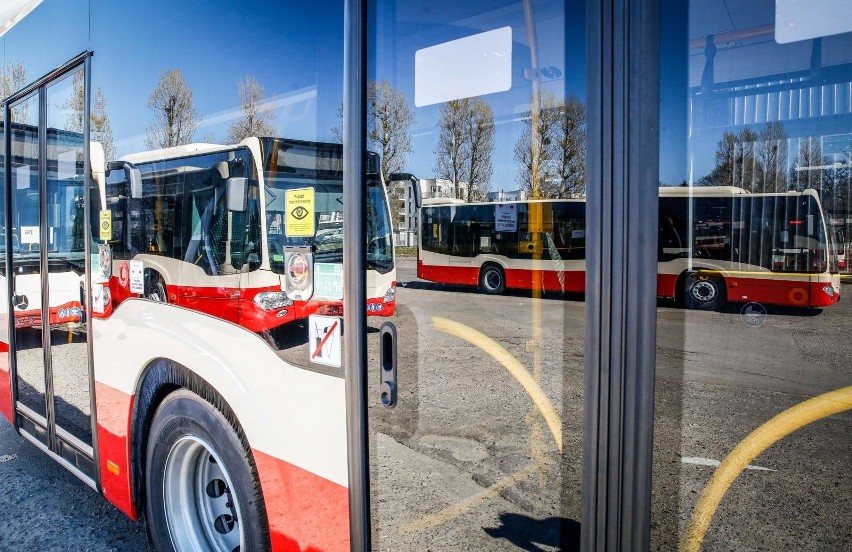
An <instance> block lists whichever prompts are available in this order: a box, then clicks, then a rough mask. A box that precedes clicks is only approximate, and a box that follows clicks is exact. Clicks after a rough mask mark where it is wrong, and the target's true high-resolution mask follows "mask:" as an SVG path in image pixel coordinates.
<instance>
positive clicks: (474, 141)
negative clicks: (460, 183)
mask: <svg viewBox="0 0 852 552" xmlns="http://www.w3.org/2000/svg"><path fill="white" fill-rule="evenodd" d="M465 128H466V131H467V132H466V135H467V140H468V144H469V151H468V153H469V155H468V159H469V162H468V166H467V202H468V203H470V202H472V201H483V200H485V199H487V198H488V191H489V190H490V189H491V174H492V173H493V172H494V167H493V165H492V162H491V156H492V155H493V154H494V110H493V109H491V105H490V104H488V102H486V101H485V100H483V99H481V98H473V99H472V100H471V101H470V111H469V112H468V116H467V117H466V119H465Z"/></svg>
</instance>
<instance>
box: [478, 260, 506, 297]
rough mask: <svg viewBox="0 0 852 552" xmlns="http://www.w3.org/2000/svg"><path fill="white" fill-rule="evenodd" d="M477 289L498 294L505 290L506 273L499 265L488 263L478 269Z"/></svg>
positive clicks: (489, 293)
mask: <svg viewBox="0 0 852 552" xmlns="http://www.w3.org/2000/svg"><path fill="white" fill-rule="evenodd" d="M479 291H481V292H482V293H485V294H487V295H500V294H502V293H503V292H504V291H506V273H505V272H503V269H502V268H501V267H500V266H497V265H494V264H488V265H485V266H483V267H482V270H480V271H479Z"/></svg>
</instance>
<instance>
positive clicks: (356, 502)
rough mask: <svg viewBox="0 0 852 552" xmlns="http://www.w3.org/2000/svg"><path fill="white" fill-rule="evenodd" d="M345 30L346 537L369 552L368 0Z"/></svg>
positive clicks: (353, 11)
mask: <svg viewBox="0 0 852 552" xmlns="http://www.w3.org/2000/svg"><path fill="white" fill-rule="evenodd" d="M343 10H344V16H343V17H344V31H343V190H344V191H343V232H344V234H343V235H344V236H345V237H344V240H343V261H344V268H343V274H344V282H343V351H344V367H345V369H344V375H345V378H346V426H347V427H346V435H347V445H348V447H347V451H348V459H349V534H350V539H351V540H350V547H351V549H352V550H353V551H362V550H369V549H370V493H369V491H370V481H369V467H368V440H367V439H368V435H367V403H366V389H367V373H366V372H367V339H366V328H367V314H366V303H367V292H366V271H365V263H366V257H365V254H366V251H365V248H366V241H367V237H366V203H365V202H366V194H367V189H366V182H365V179H364V175H365V172H366V171H365V159H366V152H367V142H366V136H367V133H366V129H367V102H366V98H367V84H366V79H367V52H366V48H367V0H346V1H345V2H344V8H343Z"/></svg>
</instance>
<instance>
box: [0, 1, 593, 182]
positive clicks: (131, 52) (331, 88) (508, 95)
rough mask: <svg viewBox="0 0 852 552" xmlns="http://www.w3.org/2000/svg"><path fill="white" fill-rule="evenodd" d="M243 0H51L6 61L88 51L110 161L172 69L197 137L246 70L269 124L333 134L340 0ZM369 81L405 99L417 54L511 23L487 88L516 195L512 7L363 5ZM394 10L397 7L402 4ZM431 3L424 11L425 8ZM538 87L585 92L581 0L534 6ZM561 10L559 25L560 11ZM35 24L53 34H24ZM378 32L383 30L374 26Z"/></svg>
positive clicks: (233, 105)
mask: <svg viewBox="0 0 852 552" xmlns="http://www.w3.org/2000/svg"><path fill="white" fill-rule="evenodd" d="M258 5H259V6H261V7H260V8H259V9H251V10H249V9H245V8H244V7H243V6H244V4H242V3H240V2H203V1H200V0H191V1H181V2H172V1H166V0H156V1H147V2H135V1H134V2H131V1H112V2H92V3H91V9H90V8H89V2H88V1H86V0H63V1H61V2H60V1H57V0H47V1H45V2H44V3H43V4H42V5H41V6H39V7H38V8H36V9H35V10H34V11H33V12H32V13H31V14H30V15H29V16H28V17H27V18H26V19H25V20H24V21H23V22H21V23H20V24H18V26H16V27H15V28H14V29H12V30H11V31H10V32H9V33H7V34H6V35H5V36H4V37H3V38H2V39H0V42H2V45H0V47H2V50H3V60H4V61H5V62H6V63H15V62H18V61H23V62H24V63H25V65H26V67H27V71H28V77H29V79H30V80H35V79H37V78H38V77H39V76H41V75H43V74H45V73H47V72H48V71H50V70H52V69H54V68H55V67H57V66H59V65H61V64H62V63H63V62H65V61H66V60H68V59H70V58H72V57H73V56H75V55H76V54H78V53H80V52H82V51H84V50H87V49H88V50H91V51H92V52H93V53H94V55H93V57H92V90H93V92H94V91H96V90H97V89H101V90H102V91H103V93H104V96H105V98H106V105H107V111H108V113H109V116H110V123H111V125H112V129H113V135H114V139H115V142H116V145H117V149H118V155H119V156H120V155H124V154H128V153H132V152H136V151H141V150H144V149H145V146H144V139H145V134H146V129H147V127H148V125H149V123H150V121H151V120H152V117H153V114H152V112H151V111H150V110H149V109H148V106H147V103H148V98H149V96H150V94H151V91H152V90H153V89H154V88H155V87H156V85H157V82H158V80H159V78H160V75H161V74H162V73H164V72H165V71H168V70H171V69H180V71H181V72H182V74H183V77H184V79H185V80H186V82H187V84H188V85H189V86H190V88H191V89H192V92H193V102H194V106H195V108H196V111H197V112H198V114H199V116H200V118H201V121H200V125H199V128H198V130H197V132H196V134H195V141H204V139H205V138H208V137H211V136H212V137H213V138H214V139H215V140H216V141H218V142H220V143H221V142H223V141H224V139H225V135H226V133H227V128H228V123H229V122H230V121H231V120H233V118H234V117H235V116H237V114H238V95H237V82H238V81H239V80H240V79H242V78H243V77H245V76H246V75H252V76H254V77H255V79H256V80H257V81H258V82H259V83H260V84H261V85H262V86H263V87H264V89H265V93H266V95H267V97H268V98H270V101H273V102H274V105H275V106H276V114H277V117H276V120H275V126H276V130H277V132H278V133H279V134H280V135H282V136H286V137H290V138H299V139H307V140H318V141H331V140H332V139H333V135H332V128H333V127H335V126H337V125H338V124H339V119H338V114H337V108H338V106H339V105H340V104H341V100H342V94H343V83H342V80H343V2H342V1H341V0H330V1H324V2H322V3H313V2H266V3H261V4H258ZM371 6H372V7H375V8H377V9H374V10H373V11H372V12H371V13H378V14H379V15H378V17H375V18H373V19H371V20H370V26H369V29H370V37H371V38H370V41H371V44H372V45H375V44H376V43H377V42H378V45H379V46H378V47H379V48H380V49H376V48H372V49H371V50H370V69H369V77H370V78H371V79H377V80H383V79H387V80H389V81H391V83H392V84H393V85H394V87H395V88H397V89H398V90H399V91H401V92H402V93H403V94H404V95H405V97H406V99H407V101H408V103H409V105H410V106H412V107H413V106H414V73H415V72H414V56H415V53H416V51H417V50H419V49H422V48H427V47H429V46H434V45H435V44H439V43H442V42H446V41H449V40H454V39H457V38H462V37H465V36H470V35H475V34H477V33H481V32H485V31H489V30H492V29H496V28H501V27H506V26H509V27H511V30H512V60H511V67H512V86H511V89H510V90H508V91H505V92H498V93H493V94H486V95H485V96H483V99H485V100H486V101H488V102H489V103H491V105H492V107H493V109H494V112H495V119H496V123H497V132H496V149H495V152H494V156H493V160H494V176H493V178H492V188H493V189H501V188H502V189H507V190H508V189H515V188H516V187H517V185H516V183H515V175H516V172H517V171H516V167H515V162H514V159H513V156H512V149H513V147H514V144H515V141H516V140H517V138H518V136H519V135H520V133H521V132H522V130H523V123H522V122H521V119H522V116H523V115H524V112H525V111H526V110H527V109H528V106H529V101H530V100H529V98H530V91H531V87H530V81H529V80H528V79H526V78H525V76H524V69H527V68H529V67H530V51H529V47H528V40H527V30H526V26H525V22H524V17H523V10H522V7H521V2H519V1H511V0H506V1H503V2H493V1H485V0H474V1H471V2H467V3H464V4H459V3H455V2H449V1H446V2H436V3H433V4H430V5H425V4H422V3H420V2H414V1H412V2H396V1H392V2H385V1H378V2H377V4H371ZM398 6H399V7H398ZM430 6H431V11H430ZM533 6H534V13H535V14H536V15H535V21H536V28H537V33H538V36H537V45H538V52H539V59H540V65H541V66H548V67H550V68H552V69H556V70H555V71H551V72H549V73H548V75H549V77H548V78H544V79H543V82H542V86H543V87H546V88H548V89H550V90H552V91H554V92H555V93H556V94H557V95H558V96H563V95H565V94H567V93H574V94H577V95H578V96H580V97H581V99H582V98H583V97H584V95H585V77H586V75H585V71H586V69H585V36H584V32H585V24H584V23H583V16H582V6H583V2H569V3H568V7H567V8H565V7H564V3H563V2H554V1H551V0H547V1H539V0H536V1H534V2H533ZM566 9H567V10H568V11H569V12H570V13H569V17H568V18H567V20H568V28H567V30H566V27H565V21H566V17H565V13H564V12H565V10H566ZM35 29H47V32H46V33H45V34H46V35H47V36H50V40H43V41H33V40H32V39H31V38H30V37H32V36H33V35H34V34H35ZM377 29H380V30H377ZM438 114H439V106H437V105H433V106H426V107H421V108H416V109H415V116H416V122H415V124H414V125H413V126H412V128H411V134H412V144H413V146H414V150H415V151H414V152H412V154H411V155H410V156H409V159H408V171H409V172H412V173H414V174H416V175H417V176H420V177H422V178H429V177H433V176H434V166H435V156H434V149H435V146H436V143H437V132H436V130H437V127H436V124H437V121H438Z"/></svg>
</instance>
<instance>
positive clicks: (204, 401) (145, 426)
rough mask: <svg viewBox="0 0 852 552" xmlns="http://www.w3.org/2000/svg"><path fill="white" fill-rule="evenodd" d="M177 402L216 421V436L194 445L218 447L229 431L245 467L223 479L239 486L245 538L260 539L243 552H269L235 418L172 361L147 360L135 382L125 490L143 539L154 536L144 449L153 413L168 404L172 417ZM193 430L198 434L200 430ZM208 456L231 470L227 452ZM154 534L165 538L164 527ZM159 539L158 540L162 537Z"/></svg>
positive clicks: (254, 477)
mask: <svg viewBox="0 0 852 552" xmlns="http://www.w3.org/2000/svg"><path fill="white" fill-rule="evenodd" d="M193 397H194V403H195V405H194V406H192V403H193ZM178 399H180V401H178ZM178 402H180V403H182V405H183V407H182V408H183V409H184V410H185V409H186V408H187V405H190V406H189V407H188V408H191V409H193V410H194V411H195V415H205V416H207V418H208V421H210V420H213V419H214V418H217V417H218V419H219V422H220V423H219V424H218V425H219V428H218V429H214V430H212V431H215V432H217V433H218V435H217V436H213V437H210V436H209V435H208V436H207V438H199V439H197V441H199V442H201V443H204V444H208V446H209V443H206V442H207V441H208V440H216V441H217V442H221V441H219V439H221V438H225V439H228V437H226V436H225V435H224V434H223V433H222V432H225V433H227V432H228V430H230V433H232V436H231V437H230V439H231V440H232V441H231V442H232V443H234V444H235V446H236V447H238V450H237V451H236V452H237V453H240V454H242V455H243V460H244V462H245V465H244V466H243V467H244V468H246V469H245V470H242V469H239V468H238V469H237V470H230V471H235V472H236V476H235V475H234V474H233V473H231V474H229V477H231V476H234V477H239V480H240V481H241V483H240V484H239V488H240V489H242V491H241V495H242V499H241V500H239V502H240V503H241V504H243V505H244V506H243V507H244V508H245V504H250V505H251V507H252V508H253V510H252V511H251V514H250V515H249V520H248V523H247V524H246V525H244V526H243V527H245V528H246V529H247V530H248V532H246V533H245V534H246V535H247V536H249V537H252V538H254V537H255V535H254V534H255V533H256V534H257V535H259V537H258V538H260V539H261V540H260V541H259V542H254V543H251V542H248V543H247V545H248V547H247V548H246V549H249V548H251V549H254V548H252V547H255V548H258V549H262V550H267V549H269V548H270V543H269V536H268V535H269V531H268V520H267V511H266V505H265V502H264V499H263V495H262V493H261V490H260V479H259V476H258V471H257V465H256V463H255V460H254V456H253V453H252V450H251V448H250V446H249V443H248V440H247V438H246V436H245V433H244V431H243V429H242V426H241V425H240V422H239V420H238V419H237V418H236V415H235V414H234V412H233V410H232V409H231V407H230V405H229V404H228V403H227V402H226V401H225V400H224V398H223V397H222V396H221V395H220V394H219V393H218V392H216V390H215V389H214V388H213V387H212V386H211V385H210V384H209V383H207V382H206V381H205V380H204V379H203V378H201V377H200V376H198V375H197V374H195V373H194V372H192V371H191V370H189V369H188V368H186V367H184V366H182V365H180V364H178V363H176V362H173V361H171V360H168V359H162V358H161V359H156V360H154V361H152V362H151V363H150V364H149V365H148V367H147V368H146V370H145V373H144V375H143V377H142V378H140V383H139V386H138V388H137V394H136V399H135V400H134V404H133V413H132V420H131V423H132V425H131V433H130V437H131V439H130V440H131V442H130V452H131V464H132V469H131V474H132V481H131V488H132V492H133V502H134V504H135V506H136V510H137V511H138V512H145V514H146V524H147V525H148V526H149V527H148V535H149V540H152V542H155V539H156V538H157V535H152V528H151V525H152V522H151V520H149V519H147V518H148V516H149V515H151V512H150V509H149V498H150V497H149V495H148V492H149V490H150V489H151V485H150V483H151V480H150V479H149V477H150V475H151V467H152V466H150V465H149V461H150V460H151V458H149V457H150V455H151V453H152V451H151V450H150V448H149V444H150V443H151V440H152V439H153V438H155V437H157V435H156V432H158V431H160V430H161V429H163V423H162V420H159V421H158V418H157V414H158V412H161V410H160V409H161V407H162V406H163V405H164V404H165V405H167V406H169V404H171V406H170V407H169V409H170V411H172V412H174V406H175V404H177V403H178ZM204 405H207V409H206V413H205V408H204ZM214 413H215V414H214ZM185 421H186V420H185ZM166 429H168V428H166ZM172 429H174V427H172ZM195 429H196V430H198V429H201V430H203V429H204V428H203V427H202V428H195ZM174 436H175V434H174V433H173V432H172V433H171V437H172V438H173V440H174ZM160 437H166V438H168V435H165V436H162V435H161V436H160ZM184 441H185V440H184ZM186 448H187V447H184V449H186ZM190 448H191V447H190ZM217 448H218V447H217ZM174 450H178V449H174ZM213 452H215V453H216V455H217V456H221V455H222V454H226V455H227V456H228V457H229V459H230V460H229V461H228V463H229V464H230V465H232V466H233V463H234V460H233V459H234V451H233V450H232V451H231V452H230V453H228V452H223V451H220V450H214V451H213ZM164 461H165V459H161V462H160V467H162V465H163V464H164ZM249 482H250V485H249ZM157 484H159V485H162V479H159V480H158V481H157ZM247 489H251V493H250V496H246V493H247ZM158 498H162V497H158ZM161 513H162V512H161ZM212 521H215V520H212ZM220 521H221V520H220ZM154 524H156V523H154ZM157 529H159V530H160V533H162V532H163V531H165V534H166V535H167V534H168V529H167V528H166V527H165V526H162V527H159V528H157ZM155 532H156V529H155ZM160 536H161V537H162V535H160ZM152 537H153V539H152Z"/></svg>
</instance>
